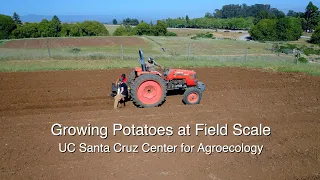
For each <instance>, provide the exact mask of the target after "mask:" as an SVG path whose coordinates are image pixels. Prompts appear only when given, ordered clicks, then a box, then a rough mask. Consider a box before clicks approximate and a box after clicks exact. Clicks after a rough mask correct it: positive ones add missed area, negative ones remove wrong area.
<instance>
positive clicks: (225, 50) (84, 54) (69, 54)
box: [0, 37, 297, 63]
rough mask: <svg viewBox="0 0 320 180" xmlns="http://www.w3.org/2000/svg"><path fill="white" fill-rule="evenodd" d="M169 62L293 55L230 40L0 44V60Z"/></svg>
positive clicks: (99, 39)
mask: <svg viewBox="0 0 320 180" xmlns="http://www.w3.org/2000/svg"><path fill="white" fill-rule="evenodd" d="M139 49H142V50H143V52H144V53H145V55H146V56H152V57H154V58H155V59H168V60H179V59H184V60H194V61H196V60H200V59H201V60H218V61H239V62H240V61H242V62H246V61H258V60H260V61H261V60H262V61H286V62H292V63H295V62H297V58H296V53H288V54H279V53H275V52H272V49H271V45H270V44H262V43H254V42H245V41H232V40H229V41H228V40H199V41H197V40H190V39H187V38H183V39H181V38H180V39H179V38H161V37H157V38H156V37H85V38H37V39H22V40H10V41H8V42H2V43H1V44H0V60H49V59H58V60H69V59H72V60H98V59H99V60H103V59H108V60H120V61H125V60H130V59H135V60H136V59H138V58H139V54H138V50H139Z"/></svg>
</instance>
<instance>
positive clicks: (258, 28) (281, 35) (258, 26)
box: [249, 2, 320, 43]
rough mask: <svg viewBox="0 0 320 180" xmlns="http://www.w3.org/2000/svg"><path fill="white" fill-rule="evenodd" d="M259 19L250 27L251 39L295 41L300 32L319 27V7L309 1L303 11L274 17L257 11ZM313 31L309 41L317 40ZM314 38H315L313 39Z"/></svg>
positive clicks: (311, 30)
mask: <svg viewBox="0 0 320 180" xmlns="http://www.w3.org/2000/svg"><path fill="white" fill-rule="evenodd" d="M258 17H259V18H260V19H259V20H258V21H257V22H256V23H255V24H254V25H253V26H252V27H251V28H250V31H249V33H250V35H251V37H252V38H253V40H262V41H295V40H298V39H299V38H300V37H301V35H302V32H303V31H305V32H313V31H314V30H315V29H317V27H319V25H320V24H319V22H320V12H319V8H318V7H317V6H315V5H314V4H313V3H312V2H309V4H308V5H307V7H306V8H305V12H304V13H302V12H294V11H292V10H291V11H289V12H288V14H287V16H286V17H280V18H279V17H278V18H277V17H274V16H271V15H270V14H268V13H261V12H260V13H259V16H258ZM318 32H319V31H315V32H314V34H313V36H312V39H311V41H310V42H314V43H315V42H317V40H316V39H317V36H316V35H317V33H318ZM315 38H316V39H315Z"/></svg>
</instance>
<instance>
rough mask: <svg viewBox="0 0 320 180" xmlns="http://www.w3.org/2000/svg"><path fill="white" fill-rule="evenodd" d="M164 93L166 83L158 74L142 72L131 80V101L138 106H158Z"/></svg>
mask: <svg viewBox="0 0 320 180" xmlns="http://www.w3.org/2000/svg"><path fill="white" fill-rule="evenodd" d="M166 95H167V88H166V84H165V82H164V80H163V79H162V78H161V77H160V76H158V75H155V74H144V75H141V76H139V77H137V78H136V79H135V80H134V81H133V82H132V86H131V97H132V101H133V103H134V105H136V106H137V107H139V108H149V107H158V106H160V105H162V104H163V103H164V101H165V99H166Z"/></svg>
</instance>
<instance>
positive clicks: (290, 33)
mask: <svg viewBox="0 0 320 180" xmlns="http://www.w3.org/2000/svg"><path fill="white" fill-rule="evenodd" d="M249 34H250V35H251V37H252V39H253V40H258V41H295V40H298V39H299V38H300V36H301V35H302V25H301V21H300V20H299V19H298V18H291V17H290V18H289V17H286V18H281V19H262V20H260V21H259V23H258V24H256V25H255V26H253V27H252V28H251V29H250V30H249Z"/></svg>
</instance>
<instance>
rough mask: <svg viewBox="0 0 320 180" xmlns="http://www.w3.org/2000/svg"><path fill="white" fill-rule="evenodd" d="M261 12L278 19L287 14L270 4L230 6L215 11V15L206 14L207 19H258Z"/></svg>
mask: <svg viewBox="0 0 320 180" xmlns="http://www.w3.org/2000/svg"><path fill="white" fill-rule="evenodd" d="M260 12H266V13H268V14H270V15H271V16H275V17H278V18H281V17H284V16H285V14H284V13H283V12H282V11H280V10H278V9H277V8H271V6H270V5H268V4H254V5H252V6H248V5H247V4H242V5H240V4H229V5H225V6H223V7H222V8H221V9H215V12H214V13H209V12H208V13H206V15H205V17H208V18H213V17H214V18H223V19H227V18H240V17H242V18H246V17H256V16H258V14H259V13H260Z"/></svg>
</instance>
